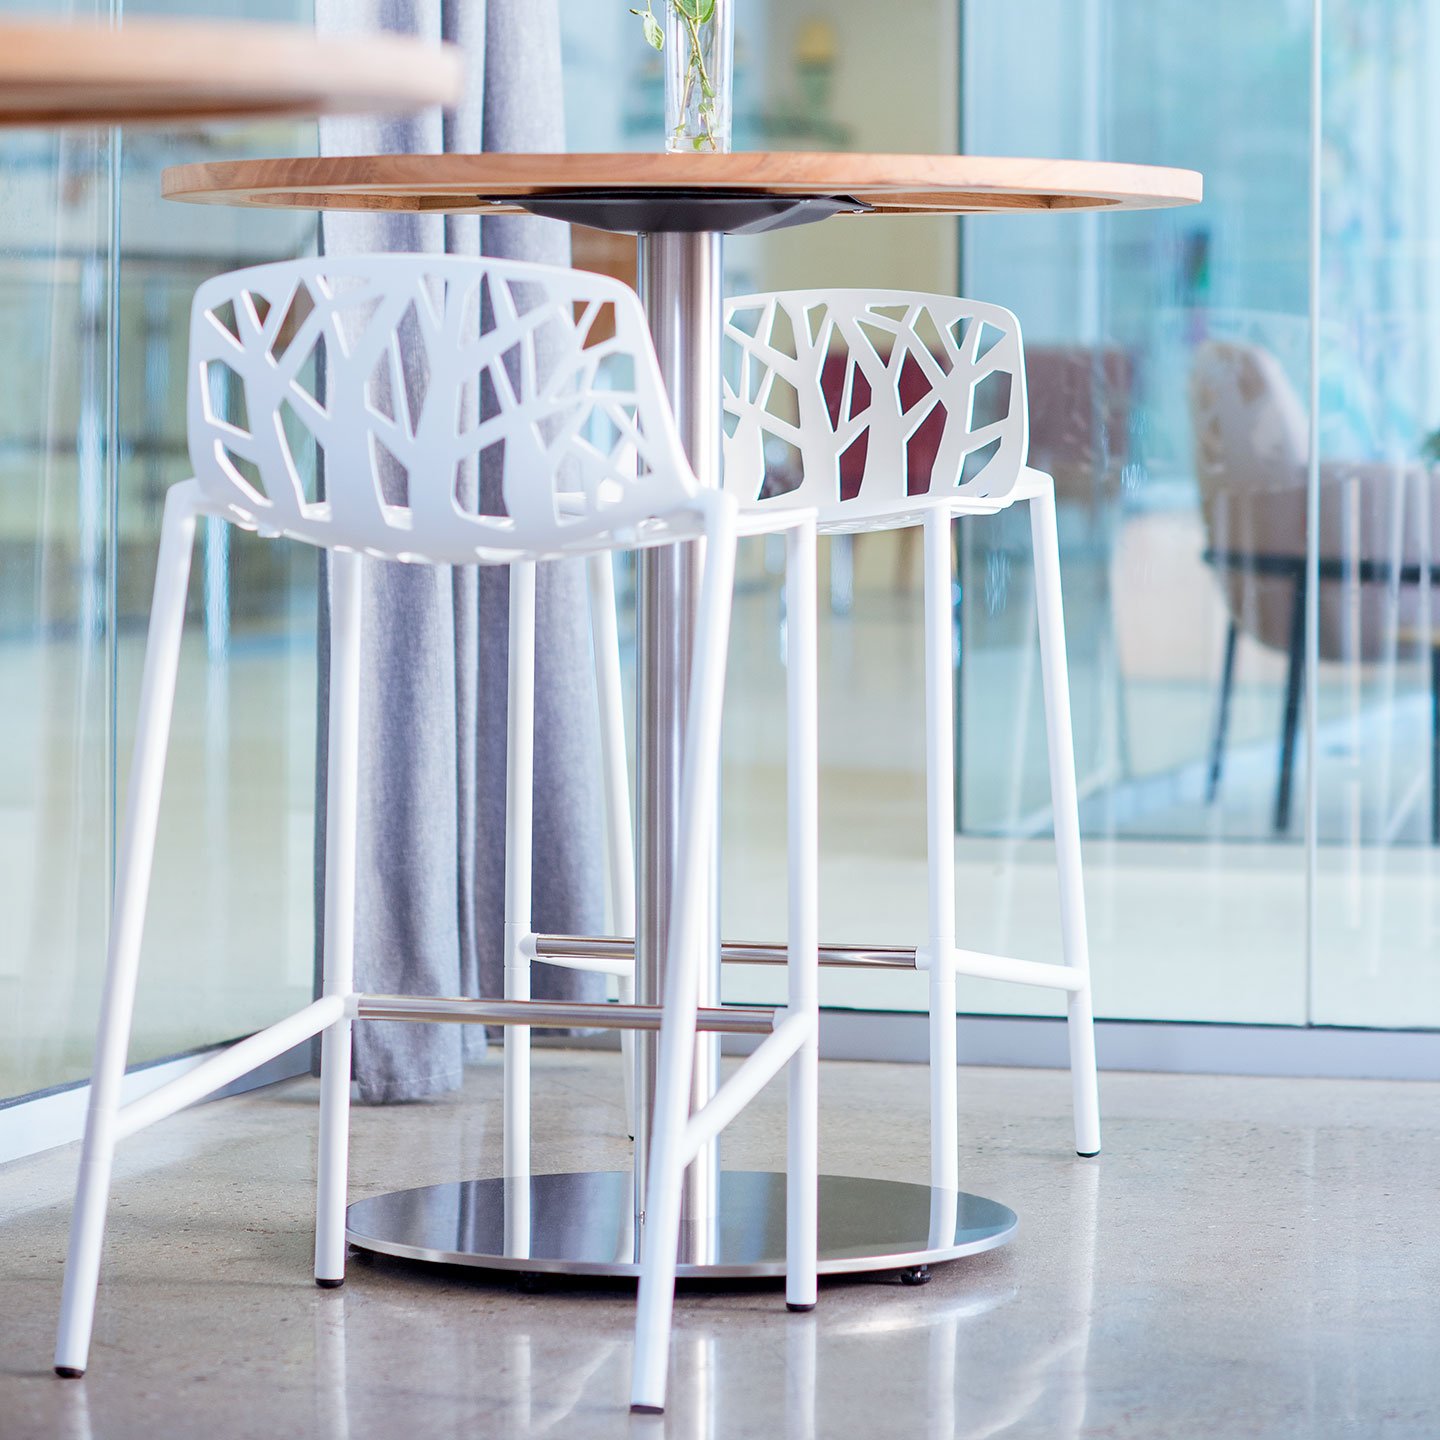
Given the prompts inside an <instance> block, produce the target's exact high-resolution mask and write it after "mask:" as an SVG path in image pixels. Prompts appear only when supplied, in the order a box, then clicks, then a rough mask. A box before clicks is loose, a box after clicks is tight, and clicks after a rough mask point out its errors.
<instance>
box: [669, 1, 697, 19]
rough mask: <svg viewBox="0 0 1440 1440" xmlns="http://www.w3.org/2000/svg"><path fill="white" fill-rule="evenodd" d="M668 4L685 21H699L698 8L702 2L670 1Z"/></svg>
mask: <svg viewBox="0 0 1440 1440" xmlns="http://www.w3.org/2000/svg"><path fill="white" fill-rule="evenodd" d="M670 3H671V4H672V5H673V6H674V7H675V8H676V9H677V10H678V11H679V12H680V13H681V14H682V15H683V16H684V17H685V18H686V19H687V20H699V18H700V6H701V5H702V4H703V3H704V0H670Z"/></svg>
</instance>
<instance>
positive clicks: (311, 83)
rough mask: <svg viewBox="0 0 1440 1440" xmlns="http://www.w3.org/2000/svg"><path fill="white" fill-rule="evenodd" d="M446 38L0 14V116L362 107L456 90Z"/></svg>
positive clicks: (32, 120) (176, 117) (438, 99)
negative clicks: (440, 41) (442, 41)
mask: <svg viewBox="0 0 1440 1440" xmlns="http://www.w3.org/2000/svg"><path fill="white" fill-rule="evenodd" d="M461 82H462V74H461V66H460V56H459V54H458V52H457V51H455V50H454V49H453V48H452V47H450V46H440V45H434V44H429V43H425V42H421V41H417V40H408V39H401V38H397V37H392V36H383V37H374V38H370V37H363V38H362V37H350V36H336V37H333V38H331V37H324V36H317V35H316V34H315V32H314V31H313V30H311V29H307V28H303V27H301V26H297V25H251V24H228V23H227V24H211V23H209V22H205V21H191V20H186V21H172V20H126V21H125V22H124V23H123V24H121V25H119V26H115V27H111V26H109V25H107V24H97V23H94V22H86V21H75V22H70V21H45V20H12V19H8V18H7V19H4V20H0V125H112V124H124V125H131V124H146V123H175V122H179V121H191V120H236V119H246V118H251V117H259V116H282V115H319V114H333V113H347V114H362V113H370V112H377V113H378V112H388V111H403V110H416V109H420V108H422V107H424V106H427V105H437V104H438V105H449V104H453V103H454V102H455V101H457V100H458V99H459V98H460V92H461Z"/></svg>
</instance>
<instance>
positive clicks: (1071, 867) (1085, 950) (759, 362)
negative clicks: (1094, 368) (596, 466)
mask: <svg viewBox="0 0 1440 1440" xmlns="http://www.w3.org/2000/svg"><path fill="white" fill-rule="evenodd" d="M725 338H726V341H727V342H728V343H729V344H730V345H732V346H734V347H735V350H736V352H738V353H737V356H736V363H734V364H733V365H731V366H729V367H727V383H726V394H725V414H726V423H725V429H726V436H725V489H726V492H727V493H728V494H730V495H732V496H734V497H735V499H736V500H737V501H738V502H739V504H740V507H741V513H742V514H746V513H750V512H751V511H754V510H769V511H774V510H783V509H787V508H789V507H791V506H800V507H806V508H813V509H814V510H815V511H816V514H817V516H818V522H817V523H818V528H819V529H820V531H821V532H822V533H826V534H845V533H863V532H866V531H873V530H889V529H897V528H901V527H908V526H919V527H923V530H924V576H925V580H924V589H925V646H924V653H925V790H926V810H927V852H928V857H929V924H928V932H929V941H928V944H927V945H925V946H923V947H919V948H917V949H916V950H914V951H913V952H910V953H911V955H912V957H913V963H914V964H915V965H916V966H917V967H918V968H920V969H923V970H927V971H928V972H929V977H930V995H929V1009H930V1068H931V1075H930V1081H931V1183H932V1184H933V1185H936V1186H944V1187H948V1188H952V1189H953V1188H955V1187H956V1186H957V1176H958V1132H957V1118H956V1116H957V1103H956V1101H957V1085H958V1073H957V1069H956V1065H957V1056H956V1042H955V977H956V976H957V975H973V976H978V977H981V978H984V979H991V980H1008V981H1015V982H1016V983H1019V984H1022V985H1039V986H1045V987H1049V988H1053V989H1057V990H1062V991H1064V992H1065V995H1066V1001H1067V1010H1068V1029H1069V1038H1070V1068H1071V1081H1072V1090H1073V1104H1074V1121H1075V1149H1076V1151H1077V1152H1078V1153H1079V1154H1081V1155H1084V1156H1092V1155H1096V1154H1098V1153H1099V1151H1100V1112H1099V1097H1098V1090H1097V1083H1096V1070H1095V1037H1094V1021H1093V1015H1092V1006H1091V997H1090V959H1089V946H1088V940H1087V936H1086V925H1085V895H1084V889H1083V878H1082V874H1081V867H1080V816H1079V806H1078V799H1077V794H1076V784H1075V755H1074V746H1073V741H1072V737H1071V728H1070V682H1069V674H1068V667H1067V665H1066V658H1065V628H1064V618H1063V615H1062V612H1061V603H1060V549H1059V541H1058V537H1057V533H1056V523H1055V490H1054V483H1053V481H1052V480H1051V478H1050V477H1049V476H1048V475H1044V474H1042V473H1041V472H1039V471H1038V470H1032V469H1031V468H1030V467H1029V466H1028V465H1027V464H1026V457H1027V452H1028V448H1029V408H1028V405H1027V402H1026V394H1025V361H1024V354H1023V349H1022V344H1021V338H1020V322H1019V321H1018V320H1017V319H1016V317H1015V316H1014V315H1013V314H1012V313H1011V312H1010V311H1009V310H1005V309H1003V308H1001V307H1000V306H998V305H986V304H982V303H979V302H977V301H973V300H962V299H958V298H956V297H953V296H946V295H925V294H916V293H913V292H910V291H900V290H794V291H786V292H781V293H775V294H762V295H746V296H740V297H737V298H735V299H732V300H730V301H729V302H727V305H726V320H725ZM977 398H981V399H982V408H983V412H984V413H983V414H982V415H981V416H979V417H978V423H977V415H976V410H977V404H976V402H977ZM925 427H928V434H927V436H926V439H927V440H928V441H929V445H926V446H923V447H922V446H919V445H917V444H916V442H917V438H918V437H920V436H921V433H922V429H924V428H925ZM862 446H863V455H864V460H863V469H862V473H861V474H860V476H859V483H858V485H857V486H855V488H854V490H853V493H850V487H848V486H847V485H846V484H845V483H844V481H843V477H842V462H843V460H844V457H845V456H846V455H847V453H849V452H852V450H854V451H856V452H857V458H858V453H859V450H860V447H862ZM931 446H933V463H932V465H931V468H930V471H929V473H928V475H925V474H918V473H916V467H915V466H914V465H913V464H912V458H913V457H914V454H915V452H916V451H918V450H921V449H929V448H930V447H931ZM777 451H778V452H780V453H781V454H782V455H787V456H792V457H794V458H793V461H792V463H791V464H789V465H782V466H777V465H775V464H774V463H773V462H774V459H775V454H776V452H777ZM1018 501H1025V502H1027V503H1028V504H1029V506H1030V532H1031V544H1032V549H1033V553H1034V563H1035V591H1036V609H1037V612H1038V617H1039V629H1040V663H1041V674H1042V678H1043V686H1044V692H1045V727H1046V734H1047V739H1048V749H1049V764H1050V792H1051V802H1052V809H1053V814H1054V829H1055V846H1056V860H1057V865H1058V869H1059V883H1060V918H1061V934H1060V940H1061V953H1062V956H1063V960H1064V963H1063V964H1058V965H1057V964H1051V963H1044V962H1036V961H1030V960H1017V959H1013V958H1010V957H1008V956H1000V955H987V954H981V953H978V952H976V951H973V950H968V949H964V948H962V947H960V946H959V945H958V944H957V941H956V920H955V852H954V840H955V798H954V797H955V701H954V693H953V688H952V675H953V663H954V662H953V650H952V647H953V632H952V613H953V612H952V598H951V591H952V577H951V544H950V526H951V522H952V520H954V519H955V518H956V517H959V516H963V515H989V514H994V513H995V512H996V511H999V510H1002V509H1004V508H1005V507H1007V506H1009V505H1013V504H1015V503H1016V502H1018ZM837 951H840V952H842V953H843V951H844V947H838V946H837V947H832V946H828V945H822V946H821V950H820V953H821V964H822V965H823V964H824V963H825V961H826V959H827V958H839V957H838V956H837V955H836V954H835V952H837ZM904 954H905V952H903V951H902V952H900V953H899V955H898V956H897V955H896V954H895V953H890V954H887V955H886V956H885V957H883V958H884V959H885V960H887V961H888V962H889V963H891V964H893V963H895V961H896V959H897V958H900V959H903V958H904ZM846 958H847V959H851V958H853V957H849V956H847V957H846Z"/></svg>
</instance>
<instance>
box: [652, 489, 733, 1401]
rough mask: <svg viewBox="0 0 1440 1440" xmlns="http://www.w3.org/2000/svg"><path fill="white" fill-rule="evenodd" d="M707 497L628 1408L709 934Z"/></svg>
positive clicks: (715, 645) (664, 1258) (714, 548)
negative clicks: (702, 562)
mask: <svg viewBox="0 0 1440 1440" xmlns="http://www.w3.org/2000/svg"><path fill="white" fill-rule="evenodd" d="M714 498H715V501H716V502H717V503H716V504H715V505H714V508H713V509H712V510H710V511H709V516H708V523H707V527H706V546H705V572H704V579H703V580H702V582H701V589H700V605H699V614H698V620H697V625H696V632H695V662H694V673H693V674H692V675H691V677H690V695H689V704H688V706H687V715H686V723H685V753H684V762H683V769H682V773H681V781H680V815H681V826H680V835H679V845H678V853H677V855H676V858H675V888H674V904H673V908H672V910H671V928H670V935H669V941H668V954H667V965H666V976H665V997H664V1017H663V1019H664V1023H663V1026H662V1028H661V1032H660V1054H659V1058H658V1061H657V1065H656V1083H655V1104H654V1111H653V1114H652V1116H651V1122H650V1123H651V1134H650V1173H649V1182H648V1186H647V1190H646V1196H645V1213H644V1223H643V1228H642V1231H641V1244H640V1291H639V1296H638V1298H637V1302H636V1316H635V1362H634V1370H633V1373H632V1376H631V1386H630V1408H631V1409H632V1410H635V1411H638V1412H641V1413H655V1414H658V1413H659V1412H661V1411H662V1410H663V1409H664V1407H665V1383H666V1372H667V1370H668V1368H669V1364H668V1362H669V1356H670V1321H671V1315H672V1313H673V1310H674V1304H675V1270H676V1265H677V1261H678V1255H677V1249H678V1246H679V1243H680V1195H681V1186H682V1182H683V1179H684V1174H685V1166H686V1163H687V1156H686V1154H685V1127H686V1121H687V1119H688V1116H689V1107H690V1082H691V1076H692V1073H693V1070H694V1063H695V1035H696V1030H695V1007H696V997H697V994H698V992H699V984H700V966H701V964H702V963H703V960H704V956H703V955H702V951H703V950H704V948H705V947H706V945H707V944H708V943H709V940H708V938H707V935H706V917H707V915H708V912H709V903H708V896H707V894H706V884H707V880H708V877H709V874H710V861H711V848H712V847H711V832H712V829H713V824H714V820H715V815H716V806H717V799H718V797H717V794H716V791H717V789H718V786H719V780H720V709H721V703H722V701H723V699H724V690H725V657H726V650H727V646H728V644H729V638H730V605H731V597H732V594H733V589H734V579H735V522H734V518H733V511H732V510H731V509H730V508H728V506H727V505H724V504H721V503H719V501H720V497H718V496H717V497H714Z"/></svg>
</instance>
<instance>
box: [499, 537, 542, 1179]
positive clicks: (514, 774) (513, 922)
mask: <svg viewBox="0 0 1440 1440" xmlns="http://www.w3.org/2000/svg"><path fill="white" fill-rule="evenodd" d="M534 776H535V566H534V564H533V563H530V562H516V563H515V564H513V565H511V567H510V678H509V699H508V712H507V719H506V764H505V998H506V999H507V1000H528V999H529V998H530V961H529V959H528V958H527V956H526V955H525V953H524V951H523V949H522V947H521V944H520V942H521V941H522V940H523V939H524V938H525V937H526V936H527V935H529V934H530V928H531V922H530V892H531V873H532V866H533V862H534V856H533V839H534V804H535V783H534ZM504 1164H505V1174H506V1175H507V1176H517V1177H519V1176H528V1174H529V1171H530V1027H529V1026H528V1025H511V1026H508V1027H507V1029H506V1032H505V1143H504Z"/></svg>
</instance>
